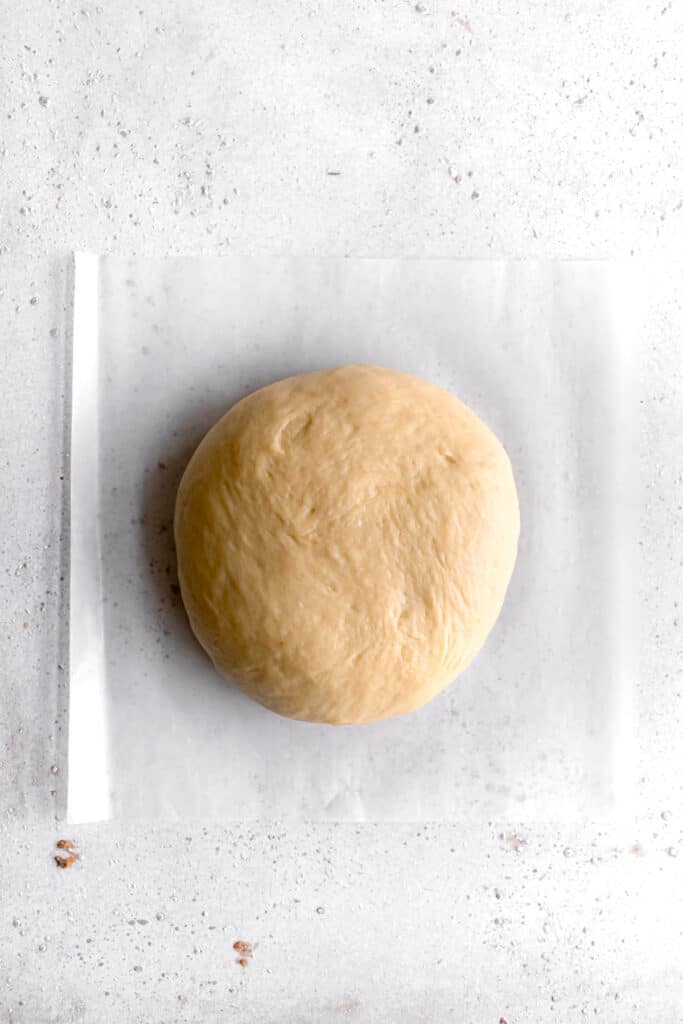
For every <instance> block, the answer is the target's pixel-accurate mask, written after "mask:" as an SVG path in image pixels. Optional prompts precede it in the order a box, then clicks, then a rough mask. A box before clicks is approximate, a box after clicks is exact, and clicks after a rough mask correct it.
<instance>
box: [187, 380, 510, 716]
mask: <svg viewBox="0 0 683 1024" xmlns="http://www.w3.org/2000/svg"><path fill="white" fill-rule="evenodd" d="M518 535H519V509H518V505H517V495H516V492H515V485H514V480H513V477H512V470H511V467H510V462H509V460H508V457H507V455H506V453H505V451H504V449H503V447H502V446H501V444H500V443H499V441H498V440H497V439H496V437H495V436H494V435H493V434H492V433H491V431H490V430H489V429H488V427H486V426H485V424H484V423H482V421H481V420H480V419H478V417H477V416H475V414H474V413H473V412H471V410H470V409H468V408H467V407H466V406H465V405H463V404H462V403H461V402H459V401H458V400H457V399H456V398H454V397H453V396H452V395H450V394H448V393H447V392H446V391H442V390H441V389H440V388H438V387H435V386H434V385H433V384H428V383H426V382H425V381H422V380H418V379H417V378H415V377H409V376H407V375H406V374H403V373H398V372H397V371H395V370H385V369H380V368H379V367H375V366H343V367H340V368H338V369H334V370H323V371H320V372H317V373H306V374H303V375H301V376H298V377H290V378H289V379H288V380H282V381H278V382H277V383H276V384H271V385H270V386H269V387H265V388H262V389H261V390H260V391H256V392H254V393H253V394H251V395H249V396H248V397H247V398H244V399H242V401H241V402H238V403H237V405H235V406H233V408H232V409H230V411H229V412H228V413H227V414H226V415H225V416H224V417H223V418H222V419H221V420H220V421H219V422H218V423H217V424H216V425H215V426H214V427H213V429H212V430H210V431H209V433H208V434H207V435H206V437H205V438H204V440H203V441H202V442H201V444H200V445H199V447H198V448H197V451H196V452H195V454H194V455H193V457H192V459H191V461H190V463H189V465H188V467H187V469H186V471H185V475H184V476H183V479H182V481H181V484H180V489H179V491H178V498H177V503H176V512H175V537H176V545H177V551H178V573H179V579H180V586H181V590H182V595H183V600H184V602H185V607H186V609H187V613H188V615H189V618H190V623H191V624H192V629H193V630H194V632H195V634H196V636H197V639H198V640H199V642H200V643H201V645H202V646H203V647H204V648H205V650H206V651H207V652H208V654H209V655H210V657H211V659H212V660H213V662H214V664H215V666H216V668H217V669H218V670H219V672H221V673H223V674H224V675H226V676H228V677H229V678H230V679H232V680H233V681H234V682H236V683H237V685H238V686H239V687H240V688H241V689H242V690H244V692H245V693H247V694H249V696H250V697H253V698H254V699H255V700H257V701H260V703H261V704H265V705H266V707H269V708H271V709H272V710H273V711H276V712H278V713H279V714H281V715H288V716H289V717H291V718H299V719H304V720H306V721H309V722H330V723H335V724H350V723H359V722H372V721H374V720H376V719H380V718H388V717H389V716H391V715H400V714H403V713H404V712H406V711H412V710H414V709H415V708H419V707H420V706H421V705H422V704H424V703H425V702H426V701H428V700H429V699H430V698H431V697H433V696H434V695H435V694H437V693H438V692H439V691H440V690H442V689H443V687H444V686H446V685H447V684H448V683H449V682H450V681H451V680H452V679H453V678H454V677H455V676H456V675H457V674H458V673H459V672H461V671H462V670H463V669H464V668H465V667H466V666H467V665H468V664H469V662H470V661H471V660H472V658H473V657H474V655H475V654H476V653H477V651H478V650H479V648H480V647H481V646H482V644H483V643H484V640H485V639H486V636H487V634H488V632H489V630H490V629H491V627H492V626H493V624H494V622H495V621H496V618H497V616H498V613H499V611H500V608H501V605H502V602H503V597H504V595H505V590H506V588H507V585H508V582H509V580H510V575H511V573H512V569H513V566H514V562H515V557H516V553H517V539H518Z"/></svg>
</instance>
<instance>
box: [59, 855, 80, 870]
mask: <svg viewBox="0 0 683 1024" xmlns="http://www.w3.org/2000/svg"><path fill="white" fill-rule="evenodd" d="M77 860H78V854H76V853H70V854H69V856H68V857H62V856H61V854H59V853H56V854H55V864H56V865H57V867H58V868H70V867H71V865H72V864H75V862H76V861H77Z"/></svg>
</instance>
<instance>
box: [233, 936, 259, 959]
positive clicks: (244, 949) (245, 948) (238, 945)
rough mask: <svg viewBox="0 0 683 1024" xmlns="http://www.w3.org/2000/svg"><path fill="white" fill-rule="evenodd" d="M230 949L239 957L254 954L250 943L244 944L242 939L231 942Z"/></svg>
mask: <svg viewBox="0 0 683 1024" xmlns="http://www.w3.org/2000/svg"><path fill="white" fill-rule="evenodd" d="M232 948H233V949H234V950H235V952H236V953H239V954H240V955H241V956H247V957H248V956H253V954H254V947H253V946H252V944H251V942H245V940H244V939H238V940H237V942H233V944H232Z"/></svg>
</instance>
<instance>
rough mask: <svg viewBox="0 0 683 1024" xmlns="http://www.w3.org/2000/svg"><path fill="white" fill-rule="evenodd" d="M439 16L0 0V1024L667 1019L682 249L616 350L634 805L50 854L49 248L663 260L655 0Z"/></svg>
mask: <svg viewBox="0 0 683 1024" xmlns="http://www.w3.org/2000/svg"><path fill="white" fill-rule="evenodd" d="M453 9H454V0H451V2H450V3H442V2H436V0H424V3H418V4H415V3H412V2H400V0H386V2H384V3H381V2H371V0H362V2H351V0H342V2H340V3H337V4H331V3H329V4H322V3H313V2H310V3H303V2H302V3H299V2H289V3H285V2H284V0H283V2H281V3H272V2H264V0H262V2H259V3H248V2H245V3H240V4H238V3H234V2H232V3H231V2H227V0H226V2H221V3H218V2H215V0H213V2H204V3H202V2H200V3H197V4H195V5H192V6H191V5H189V4H187V5H186V4H182V3H181V2H178V0H167V2H165V3H160V2H154V3H147V4H145V6H144V7H140V6H138V5H128V4H124V3H121V2H114V3H111V4H108V5H106V6H105V5H102V6H96V5H93V4H90V3H88V2H86V3H78V4H67V3H59V2H56V0H55V2H52V3H48V2H44V3H36V2H26V3H24V4H23V5H15V4H10V3H9V2H8V0H2V3H1V4H0V97H1V100H0V124H1V125H2V131H1V133H0V182H1V184H2V191H1V192H0V214H1V221H0V223H1V225H2V230H1V233H0V253H1V255H0V325H1V326H2V332H3V334H2V349H1V353H2V369H1V371H0V372H1V379H2V382H3V385H4V389H3V401H2V402H1V403H0V459H1V460H2V461H1V465H2V470H3V489H2V495H3V501H2V506H1V507H2V518H1V519H0V570H1V571H2V579H3V581H4V582H3V585H2V587H1V588H0V624H1V628H2V638H3V644H2V659H1V667H0V672H1V675H2V700H1V702H0V741H1V745H0V815H1V817H0V821H1V824H0V838H1V839H2V851H3V852H2V860H1V861H0V1020H4V1021H13V1022H16V1021H20V1022H22V1024H24V1022H25V1024H48V1022H50V1024H67V1022H69V1024H70V1022H72V1021H73V1022H75V1021H79V1022H80V1021H84V1022H88V1024H90V1022H98V1024H99V1022H102V1021H104V1022H107V1021H119V1020H120V1021H136V1022H137V1021H139V1022H143V1021H144V1022H154V1024H157V1022H167V1021H169V1022H170V1021H187V1022H192V1024H194V1022H209V1024H212V1022H218V1021H228V1020H230V1021H238V1022H246V1024H249V1022H252V1021H253V1022H259V1024H260V1022H267V1024H270V1022H274V1024H275V1022H277V1024H280V1022H283V1024H289V1022H292V1024H293V1022H309V1021H316V1022H322V1024H327V1022H332V1021H334V1022H336V1021H353V1022H366V1021H367V1022H371V1024H383V1022H392V1024H393V1022H394V1021H401V1022H408V1024H410V1022H413V1021H414V1022H441V1021H454V1022H466V1024H470V1022H471V1024H488V1022H489V1021H490V1022H492V1024H498V1021H499V1020H500V1018H501V1017H502V1018H504V1019H505V1020H506V1021H507V1022H508V1024H523V1022H529V1024H531V1022H534V1024H536V1022H541V1021H552V1020H556V1021H558V1022H563V1024H564V1022H573V1021H583V1020H585V1019H598V1020H601V1021H610V1022H615V1024H617V1022H619V1024H624V1022H660V1021H661V1022H666V1024H671V1022H675V1021H681V1020H683V966H682V962H681V958H680V949H681V946H682V933H683V923H682V922H683V916H682V911H683V872H682V871H681V865H682V864H683V804H682V781H681V780H682V778H683V774H682V772H681V765H682V761H683V757H682V755H681V749H680V748H681V742H680V737H681V706H682V696H681V664H682V663H683V659H682V655H683V629H681V626H680V614H681V613H680V610H679V608H678V606H677V601H678V599H679V594H680V593H681V579H682V577H683V568H682V567H683V540H682V539H681V511H682V506H683V473H682V469H681V467H682V465H683V458H682V456H683V451H682V447H683V444H682V441H681V438H682V437H683V401H682V397H683V396H682V391H683V373H682V363H681V354H680V349H681V342H680V339H681V333H682V331H683V300H682V296H683V266H682V265H678V266H674V267H673V268H672V267H670V266H669V267H667V266H666V265H665V264H664V263H662V264H661V266H660V268H659V270H658V274H657V277H658V287H657V289H656V294H654V295H653V297H652V299H651V301H650V305H651V315H650V317H649V321H648V329H647V331H646V334H645V337H644V338H643V354H644V359H643V361H642V368H641V372H640V374H639V378H638V386H639V401H640V408H639V414H640V417H641V419H640V421H639V427H640V437H641V446H640V452H639V456H640V464H641V469H642V474H641V475H642V482H643V485H644V499H645V500H644V502H643V507H642V514H641V540H642V544H641V548H642V564H641V569H642V583H641V587H640V595H641V601H640V612H641V617H640V629H639V632H640V636H641V640H642V658H641V665H640V671H639V684H638V691H637V695H636V698H637V699H636V705H637V706H636V712H637V714H638V722H639V728H638V738H639V755H638V764H637V766H636V776H637V779H638V784H637V792H636V807H635V816H634V820H633V821H632V822H625V823H624V825H623V826H622V827H620V828H619V829H616V828H614V827H610V828H608V827H600V825H598V824H596V825H586V826H583V827H581V828H578V827H577V828H576V829H574V830H567V829H566V828H564V829H560V828H558V827H556V826H553V825H552V824H551V823H549V824H547V825H546V826H544V827H542V828H539V827H536V828H534V829H530V828H528V827H525V825H524V822H515V823H508V822H492V823H491V824H490V825H489V826H487V827H486V828H481V829H462V828H460V827H455V826H454V827H450V828H449V827H443V826H442V827H438V828H436V827H423V828H414V827H407V826H396V827H390V826H382V827H357V826H338V827H314V826H309V827H301V828H296V829H292V828H288V829H286V830H285V829H283V828H281V827H278V826H276V825H273V826H272V827H264V828H259V829H253V828H249V829H240V828H236V827H230V828H221V827H217V826H210V827H209V826H206V827H202V825H201V823H199V824H197V823H189V822H188V823H184V824H182V825H173V826H170V825H169V826H168V827H166V828H158V827H155V828H148V827H145V824H144V823H140V824H139V825H138V826H136V827H135V828H133V829H130V828H125V829H124V828H121V827H119V826H116V825H106V826H97V827H83V828H79V829H77V831H76V839H77V840H78V842H79V845H80V849H81V851H82V854H83V861H82V863H81V864H79V865H77V866H76V867H75V868H73V869H72V870H70V871H67V872H59V871H57V869H56V868H55V866H54V864H53V863H52V860H51V856H52V850H53V844H54V841H55V839H56V838H58V836H59V835H60V834H61V833H62V831H63V827H62V826H59V825H56V824H55V822H54V817H53V816H54V810H55V806H56V804H55V801H56V800H57V801H59V799H60V794H61V792H62V786H63V779H62V776H61V775H60V774H57V775H55V774H53V773H52V771H51V766H52V765H57V766H60V765H61V764H62V757H63V745H64V738H63V731H62V730H63V726H64V721H65V701H66V691H65V682H64V678H63V673H62V672H61V671H60V669H59V660H60V657H61V656H62V655H63V645H62V643H61V639H60V637H61V635H62V627H63V623H62V625H60V622H61V621H62V620H61V619H60V600H61V598H60V594H61V586H60V574H63V571H64V566H65V547H64V544H65V536H64V532H63V530H62V511H61V510H62V497H63V491H64V486H65V483H64V481H63V480H62V477H63V476H64V475H65V474H66V473H67V471H68V467H67V465H66V462H65V454H64V443H63V440H64V437H65V427H64V394H65V380H66V378H67V375H68V355H67V352H68V345H67V339H68V330H69V318H70V309H69V303H68V296H69V274H68V267H69V251H70V250H71V249H73V248H89V249H93V250H99V251H108V250H112V249H113V250H116V251H120V252H180V251H183V252H188V251H190V252H191V251H206V252H214V253H221V252H228V251H229V252H232V253H250V252H256V251H267V252H274V253H275V252H311V253H334V254H345V253H348V254H354V255H387V256H400V255H404V256H417V255H421V256H481V257H487V256H490V255H495V256H501V255H502V256H521V257H524V256H531V255H533V256H555V255H560V256H598V255H599V256H602V255H613V254H620V255H622V254H625V255H628V254H629V253H634V254H635V255H643V254H649V255H651V256H652V257H653V258H654V256H655V255H657V256H658V257H659V258H666V257H675V256H678V255H679V252H680V239H681V233H682V231H683V174H682V172H681V169H680V167H681V157H680V153H681V148H682V146H683V83H682V81H681V70H680V69H681V58H682V57H683V52H682V51H683V45H682V44H683V7H682V5H681V4H680V3H679V2H678V0H674V2H669V0H658V2H657V3H643V2H640V3H635V2H629V0H611V2H610V0H590V2H588V0H584V2H574V3H570V2H569V0H566V2H562V3H560V2H558V0H545V2H540V0H529V2H527V3H525V4H519V5H515V4H510V3H507V2H506V3H503V2H496V0H481V2H479V3H478V4H476V5H470V6H469V7H462V6H460V4H459V0H458V6H457V8H455V9H456V12H457V13H456V14H455V15H454V14H452V13H451V11H452V10H453ZM330 172H339V173H338V174H337V173H335V174H331V173H330ZM67 479H68V476H67ZM501 835H502V838H501ZM509 836H516V837H518V838H506V837H509ZM677 855H679V856H678V859H677ZM236 938H245V939H249V940H251V941H252V942H254V943H258V945H257V947H256V951H255V955H254V958H253V961H252V963H251V964H250V966H249V967H248V968H246V969H242V968H240V967H238V966H237V965H236V964H235V963H234V953H233V952H232V949H231V945H232V942H233V941H234V939H236Z"/></svg>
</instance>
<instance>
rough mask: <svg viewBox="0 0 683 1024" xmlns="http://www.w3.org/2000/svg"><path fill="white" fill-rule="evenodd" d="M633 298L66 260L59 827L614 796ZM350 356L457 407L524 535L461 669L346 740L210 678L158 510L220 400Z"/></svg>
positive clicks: (219, 263)
mask: <svg viewBox="0 0 683 1024" xmlns="http://www.w3.org/2000/svg"><path fill="white" fill-rule="evenodd" d="M636 294H637V292H636V289H635V288H634V286H633V280H632V271H631V270H629V269H628V267H627V266H624V265H611V264H608V263H577V262H573V263H516V262H513V263H505V262H467V261H391V260H386V261H385V260H356V259H348V260H334V259H331V260H322V259H302V258H295V259H272V258H267V257H262V258H260V257H256V258H249V259H233V258H183V259H166V260H142V259H140V260H137V259H136V260H128V259H123V258H114V257H106V258H102V259H99V260H98V259H97V257H94V256H89V255H79V256H77V261H76V300H75V301H76V313H75V325H74V360H73V361H74V371H73V423H72V428H73V429H72V462H71V515H72V539H71V543H72V561H71V627H70V645H71V652H70V678H71V698H70V701H71V705H70V740H69V743H70V746H69V817H70V818H71V819H72V820H84V819H92V818H101V817H107V816H109V815H114V816H117V817H121V816H126V817H127V816H130V817H165V818H177V817H193V818H198V817H199V818H215V819H219V820H228V819H239V820H244V819H256V818H276V819H298V820H302V819H311V820H315V819H318V820H320V819H346V820H349V819H351V820H387V819H408V820H410V819H414V820H422V819H432V820H444V821H445V820H451V821H453V820H467V821H487V820H490V819H494V818H495V819H499V820H500V819H515V818H517V819H518V818H520V817H524V818H525V820H531V819H534V818H536V819H539V818H540V819H547V820H549V819H552V820H555V819H561V818H582V817H585V816H591V817H594V816H596V815H601V814H604V813H609V812H610V811H612V810H614V808H615V807H618V806H620V805H622V804H623V802H624V800H626V801H627V800H628V792H629V784H630V775H629V766H630V761H631V742H632V728H633V723H632V721H631V714H630V678H631V675H632V673H633V671H634V668H633V662H632V651H631V649H630V645H629V640H630V636H631V630H630V628H629V609H628V595H629V593H630V586H629V571H630V558H631V557H632V536H631V528H630V514H629V512H630V507H631V501H632V481H631V476H630V456H631V448H630V441H629V433H628V429H627V427H628V418H629V415H630V414H632V409H630V408H629V403H628V366H629V363H630V358H629V356H630V353H631V351H632V346H633V326H634V323H635V322H636V319H637V311H636V310H635V308H634V298H635V296H636ZM349 362H372V363H377V364H380V365H385V366H390V367H396V368H398V369H402V370H405V371H407V372H409V373H414V374H417V375H419V376H422V377H425V378H427V379H430V380H432V381H434V382H435V383H437V384H440V385H441V386H443V387H445V388H448V389H450V390H452V391H453V392H454V393H455V394H456V395H458V396H459V397H460V398H461V399H463V400H464V401H465V402H466V403H467V404H469V405H471V406H472V407H473V408H474V409H475V410H476V411H477V412H478V413H479V414H480V415H481V416H482V417H483V418H484V419H485V420H486V421H487V422H488V423H489V425H490V426H491V427H492V428H493V430H494V431H495V432H496V433H497V434H498V436H499V437H500V438H501V439H502V441H503V443H504V444H505V446H506V448H507V450H508V452H509V454H510V457H511V460H512V464H513V467H514V470H515V476H516V480H517V485H518V490H519V496H520V504H521V517H522V534H521V542H520V551H519V559H518V563H517V567H516V570H515V573H514V577H513V580H512V583H511V586H510V590H509V593H508V597H507V600H506V603H505V607H504V609H503V613H502V615H501V618H500V620H499V622H498V624H497V626H496V628H495V630H494V631H493V633H492V635H491V637H490V639H489V642H488V644H487V645H486V647H485V649H484V650H483V651H482V653H481V654H480V655H479V656H478V657H477V658H476V659H475V661H474V663H473V664H472V666H471V667H470V668H469V669H468V670H467V672H466V673H464V675H462V676H461V677H460V678H459V679H458V681H457V682H456V683H454V684H453V685H452V686H451V687H450V688H449V689H448V690H446V691H445V692H444V693H443V694H442V695H441V696H440V697H438V698H437V699H436V700H434V701H433V702H432V703H431V704H429V705H428V706H427V707H425V708H424V709H422V710H421V711H419V712H418V713H415V714H413V715H409V716H406V717H403V718H399V719H394V720H391V721H387V722H381V723H378V724H375V725H367V726H362V727H342V728H338V727H337V728H335V727H330V726H322V725H310V724H306V723H300V722H293V721H288V720H286V719H283V718H279V717H277V716H276V715H274V714H272V713H270V712H268V711H266V710H265V709H264V708H262V707H260V706H259V705H257V704H255V703H253V702H251V701H249V700H248V699H247V698H245V697H244V696H242V695H241V694H240V693H239V692H238V691H237V690H236V689H235V688H233V687H232V686H231V685H230V684H229V683H226V682H225V681H223V680H222V679H221V678H219V677H218V676H217V675H216V674H215V672H214V671H213V669H212V667H211V665H210V663H209V661H208V659H207V658H206V657H205V655H204V654H203V652H202V651H201V649H200V648H199V647H198V645H197V644H196V642H195V641H194V639H193V637H192V635H191V633H190V630H189V627H188V624H187V621H186V618H185V615H184V612H183V608H182V604H181V601H180V597H179V594H178V588H177V580H176V575H175V557H174V550H173V537H172V517H173V504H174V499H175V492H176V487H177V484H178V481H179V479H180V476H181V474H182V472H183V469H184V467H185V465H186V463H187V461H188V458H189V456H190V455H191V453H192V451H193V449H194V447H195V446H196V444H197V443H198V441H199V440H200V438H201V437H202V435H203V434H204V433H205V431H206V430H207V429H208V428H209V427H210V426H211V425H212V423H213V422H214V421H215V420H216V419H217V418H218V417H219V416H220V415H221V414H222V413H224V412H225V411H226V410H227V409H228V408H229V406H230V405H231V404H232V403H233V402H235V401H236V400H237V399H239V398H240V397H242V396H243V395H245V394H246V393H247V392H249V391H252V390H253V389H254V388H257V387H260V386H261V385H264V384H267V383H270V382H271V381H273V380H276V379H278V378H281V377H285V376H289V375H291V374H294V373H298V372H302V371H305V370H310V369H317V368H320V367H326V366H333V365H337V364H342V363H349Z"/></svg>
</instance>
